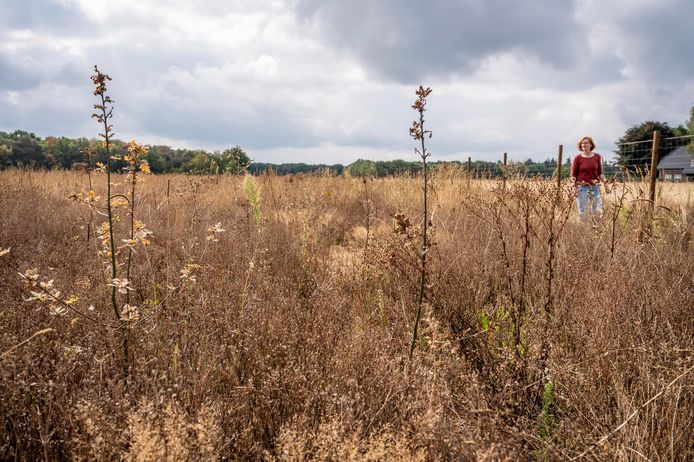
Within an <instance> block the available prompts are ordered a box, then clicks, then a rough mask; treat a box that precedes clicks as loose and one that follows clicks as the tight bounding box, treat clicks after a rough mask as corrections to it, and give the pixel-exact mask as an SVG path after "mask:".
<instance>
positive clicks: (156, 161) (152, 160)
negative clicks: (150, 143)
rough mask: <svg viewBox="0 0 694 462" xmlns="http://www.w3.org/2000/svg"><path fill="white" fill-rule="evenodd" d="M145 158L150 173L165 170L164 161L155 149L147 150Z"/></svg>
mask: <svg viewBox="0 0 694 462" xmlns="http://www.w3.org/2000/svg"><path fill="white" fill-rule="evenodd" d="M145 160H146V161H147V163H148V164H149V169H150V170H151V171H152V173H163V172H165V171H166V161H165V160H164V157H162V156H161V155H160V154H159V153H158V152H157V151H156V150H153V149H150V150H148V151H147V155H145Z"/></svg>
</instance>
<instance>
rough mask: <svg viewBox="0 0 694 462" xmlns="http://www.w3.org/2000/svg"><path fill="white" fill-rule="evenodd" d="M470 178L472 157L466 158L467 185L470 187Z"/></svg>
mask: <svg viewBox="0 0 694 462" xmlns="http://www.w3.org/2000/svg"><path fill="white" fill-rule="evenodd" d="M471 179H472V157H468V158H467V187H468V189H470V180H471Z"/></svg>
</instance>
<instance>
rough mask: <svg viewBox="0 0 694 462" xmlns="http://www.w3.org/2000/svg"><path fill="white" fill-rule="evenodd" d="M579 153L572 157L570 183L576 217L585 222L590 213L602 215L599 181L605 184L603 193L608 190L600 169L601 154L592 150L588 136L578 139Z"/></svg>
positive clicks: (592, 143)
mask: <svg viewBox="0 0 694 462" xmlns="http://www.w3.org/2000/svg"><path fill="white" fill-rule="evenodd" d="M577 146H578V149H579V150H580V151H581V152H580V154H578V155H576V156H575V157H574V160H573V163H572V164H571V183H572V184H573V188H574V189H573V191H574V197H576V205H577V206H578V219H579V221H581V222H585V221H587V219H588V216H589V212H588V209H589V208H590V215H591V216H593V217H594V218H597V219H600V218H601V217H602V197H600V182H602V183H603V184H604V185H605V193H608V194H609V192H610V188H609V186H608V185H607V179H606V178H605V175H604V174H603V170H602V156H601V155H600V154H598V153H597V152H594V151H593V150H594V149H595V142H594V141H593V138H591V137H590V136H584V137H583V138H581V139H580V140H578V144H577Z"/></svg>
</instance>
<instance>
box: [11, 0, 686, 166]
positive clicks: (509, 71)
mask: <svg viewBox="0 0 694 462" xmlns="http://www.w3.org/2000/svg"><path fill="white" fill-rule="evenodd" d="M691 18H694V1H691V0H629V1H626V0H525V1H518V0H429V1H423V0H350V1H347V0H342V1H340V0H286V1H284V0H202V1H190V0H159V1H150V0H118V1H115V0H113V1H111V2H106V1H101V0H0V131H14V130H15V129H22V130H27V131H31V132H34V133H36V134H37V135H39V136H42V137H45V136H49V135H53V136H67V137H87V138H96V137H97V135H98V133H99V126H98V124H97V123H96V122H95V120H93V119H91V117H90V116H91V114H92V112H93V108H92V105H93V104H95V103H96V102H97V101H96V98H95V97H94V95H93V94H92V91H93V86H92V83H91V79H90V76H91V75H92V74H93V68H94V65H95V64H96V65H98V66H99V69H100V70H101V71H102V72H104V73H106V74H108V75H110V76H111V78H112V79H113V80H112V81H111V82H110V85H109V94H110V95H111V97H112V98H113V99H114V100H115V108H114V112H113V114H114V117H113V120H112V122H113V126H114V131H115V133H116V137H117V138H119V139H122V140H124V141H130V140H132V139H135V140H137V141H138V142H140V143H144V144H149V145H156V144H166V145H169V146H172V147H175V148H191V149H206V150H209V151H217V150H218V151H222V150H224V149H227V148H230V147H233V146H235V145H239V146H241V147H242V148H243V149H244V150H245V151H246V152H247V153H248V154H249V156H250V157H251V158H252V159H255V161H257V162H277V163H283V162H306V163H327V164H333V163H342V164H349V163H351V162H353V161H354V160H356V159H359V158H361V159H370V160H391V159H407V160H417V158H418V157H417V155H416V154H415V152H414V148H415V146H416V144H415V141H414V140H412V138H411V137H410V136H409V127H410V126H411V124H412V121H414V120H415V118H416V117H417V114H416V113H415V111H414V110H413V109H412V107H411V105H412V104H413V102H414V100H415V98H416V97H415V90H416V88H417V87H418V86H419V85H423V86H424V87H431V88H432V89H433V92H432V93H431V95H430V96H429V98H428V104H427V112H426V113H425V118H426V122H425V125H426V126H425V128H427V129H429V130H431V131H432V132H433V137H432V138H431V139H428V140H426V142H427V148H428V149H429V151H430V153H431V155H432V159H433V160H467V158H468V157H471V158H472V159H473V160H486V161H497V160H499V159H501V158H502V156H503V153H504V152H507V153H508V155H509V158H510V159H511V160H525V159H527V158H532V159H534V160H536V161H541V160H545V159H549V158H553V157H555V156H556V153H557V148H558V145H560V144H562V145H564V152H569V153H573V152H574V151H575V150H576V147H575V143H576V141H577V140H578V138H580V137H581V136H583V135H591V136H592V137H593V138H594V139H595V141H596V144H597V151H598V152H601V153H602V154H603V155H604V156H605V157H607V158H608V159H609V158H610V157H611V156H612V151H613V150H614V149H615V142H616V141H617V140H618V139H619V137H621V136H622V135H623V134H624V132H625V130H626V129H627V128H629V127H630V126H633V125H636V124H639V123H642V122H645V121H647V120H658V121H661V122H667V123H669V124H670V126H673V127H674V126H677V125H679V124H682V123H684V122H685V121H686V120H687V119H688V117H689V109H690V108H691V107H692V105H694V59H692V50H694V27H692V25H691Z"/></svg>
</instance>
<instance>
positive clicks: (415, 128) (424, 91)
mask: <svg viewBox="0 0 694 462" xmlns="http://www.w3.org/2000/svg"><path fill="white" fill-rule="evenodd" d="M415 94H416V95H417V100H416V101H415V102H414V104H413V105H412V109H414V110H415V111H417V113H418V114H419V119H418V120H415V121H414V122H412V127H410V136H411V137H412V138H414V139H415V140H419V141H420V143H421V149H418V148H415V152H416V153H417V154H418V155H419V157H420V158H421V159H422V166H423V168H422V175H423V177H424V188H423V190H424V205H423V209H424V210H423V214H424V222H423V224H422V252H421V272H420V278H419V300H418V304H417V316H416V317H415V321H414V328H413V329H412V341H411V342H410V355H409V358H410V361H411V360H412V354H413V353H414V347H415V344H416V343H417V327H418V326H419V320H420V318H421V317H422V305H423V304H424V289H425V287H426V279H427V255H428V253H429V242H428V228H429V209H428V203H427V199H428V197H427V193H428V190H429V176H428V170H427V158H428V157H429V155H430V154H429V152H428V151H427V148H426V146H425V144H424V139H425V138H426V136H427V135H429V138H431V135H432V133H431V130H425V129H424V112H425V111H426V108H425V106H426V104H427V97H428V96H429V94H431V88H429V87H427V88H424V87H422V86H421V85H420V86H419V88H418V89H417V91H416V92H415Z"/></svg>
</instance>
